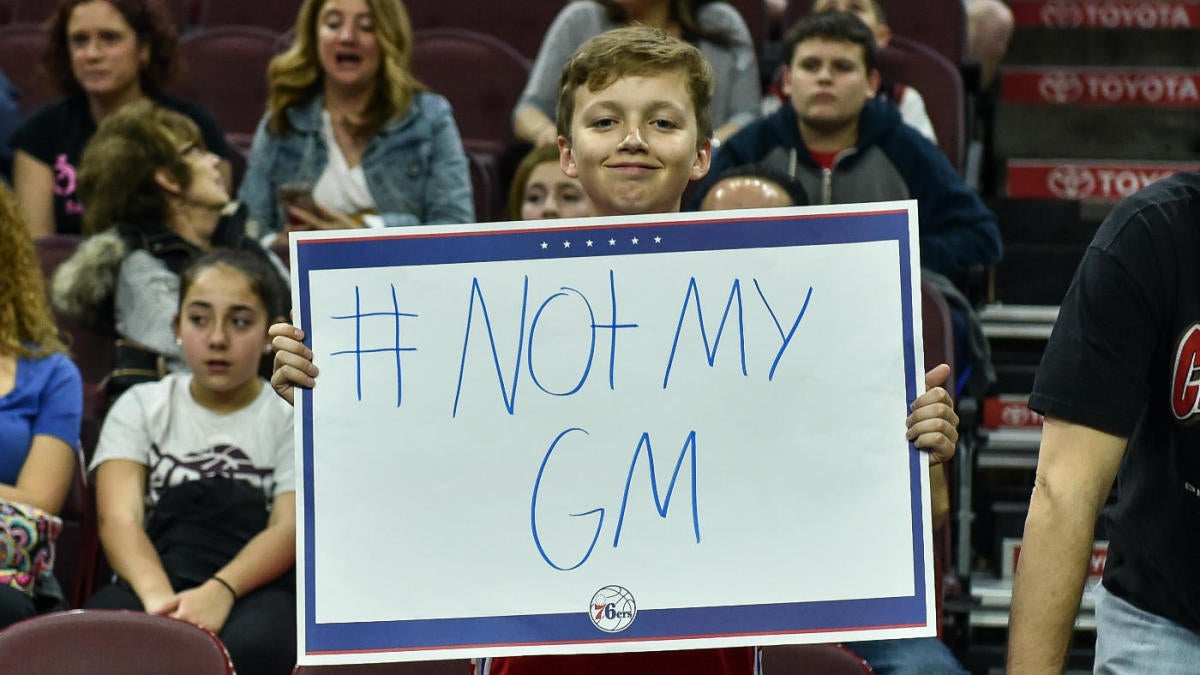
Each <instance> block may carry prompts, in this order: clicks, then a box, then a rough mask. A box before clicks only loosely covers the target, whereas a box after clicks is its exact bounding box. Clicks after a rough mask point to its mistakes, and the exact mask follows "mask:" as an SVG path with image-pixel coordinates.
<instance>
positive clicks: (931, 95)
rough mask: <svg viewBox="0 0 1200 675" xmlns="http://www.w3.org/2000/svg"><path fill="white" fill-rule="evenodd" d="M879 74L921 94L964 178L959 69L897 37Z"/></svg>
mask: <svg viewBox="0 0 1200 675" xmlns="http://www.w3.org/2000/svg"><path fill="white" fill-rule="evenodd" d="M956 1H957V0H956ZM879 72H880V74H881V75H882V76H883V79H884V81H885V82H894V83H898V84H906V85H909V86H911V87H915V88H916V90H917V91H919V92H921V97H922V98H924V99H925V108H926V110H927V111H928V113H929V119H930V121H932V122H933V130H934V132H935V133H937V139H938V147H940V148H941V149H942V152H944V153H945V154H946V157H947V158H948V159H949V160H950V163H951V164H952V165H954V168H955V170H957V171H958V173H959V175H962V173H963V169H964V166H965V165H966V151H967V144H966V130H965V126H966V95H965V93H964V92H963V81H962V75H961V74H960V73H959V69H958V68H957V67H955V65H954V64H953V63H951V62H950V61H948V60H946V58H945V57H944V56H942V55H941V54H939V53H937V52H935V51H934V50H932V49H930V48H929V47H926V46H925V45H923V44H921V43H919V42H916V41H914V40H910V39H907V38H903V37H900V36H898V35H897V36H894V37H892V40H891V43H890V44H889V45H888V46H886V47H884V48H883V49H880V50H879Z"/></svg>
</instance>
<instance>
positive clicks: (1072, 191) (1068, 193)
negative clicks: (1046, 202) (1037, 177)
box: [1046, 166, 1096, 199]
mask: <svg viewBox="0 0 1200 675" xmlns="http://www.w3.org/2000/svg"><path fill="white" fill-rule="evenodd" d="M1046 187H1048V188H1050V192H1052V193H1054V196H1056V197H1058V198H1060V199H1083V198H1085V197H1087V196H1089V195H1091V194H1092V192H1094V191H1095V190H1096V177H1095V176H1094V175H1092V172H1091V171H1089V170H1087V169H1084V168H1081V167H1078V166H1056V167H1054V170H1053V171H1051V172H1050V175H1049V176H1048V177H1047V178H1046Z"/></svg>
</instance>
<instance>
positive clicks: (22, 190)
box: [12, 0, 231, 238]
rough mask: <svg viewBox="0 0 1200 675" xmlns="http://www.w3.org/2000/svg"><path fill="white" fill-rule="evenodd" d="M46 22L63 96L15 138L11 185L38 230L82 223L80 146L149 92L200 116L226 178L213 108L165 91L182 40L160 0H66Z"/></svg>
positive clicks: (47, 59) (48, 58)
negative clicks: (109, 118) (78, 173)
mask: <svg viewBox="0 0 1200 675" xmlns="http://www.w3.org/2000/svg"><path fill="white" fill-rule="evenodd" d="M47 25H48V26H49V29H48V36H47V37H48V44H47V47H46V54H45V55H44V57H43V65H44V67H45V70H46V72H47V73H48V74H49V75H50V76H51V78H52V79H53V80H54V81H55V84H56V85H57V86H58V88H59V89H60V90H61V91H62V92H63V93H64V94H65V97H64V98H62V99H59V100H58V101H54V102H52V103H49V104H47V105H46V106H44V107H42V108H40V109H39V110H36V111H34V113H33V114H32V115H30V117H29V119H27V120H26V121H25V122H24V123H23V124H22V125H21V126H20V127H19V128H18V129H17V131H16V134H15V135H14V136H13V142H12V146H13V149H14V151H15V156H14V158H13V187H14V189H15V191H16V193H17V198H18V200H19V201H20V203H21V209H22V211H23V213H24V215H25V220H26V222H27V223H28V225H29V230H30V233H31V234H32V235H33V236H34V238H37V237H44V236H47V235H50V234H54V233H56V232H57V233H71V234H74V233H79V232H80V231H81V229H82V219H81V215H82V213H83V205H82V204H80V202H79V198H78V196H77V195H76V194H75V188H76V167H78V166H79V158H80V155H81V154H82V153H83V146H84V145H85V144H86V143H87V141H88V139H89V138H91V137H92V134H94V133H95V132H96V125H97V124H98V123H99V122H101V121H102V120H103V119H104V118H105V117H107V116H108V115H109V114H110V113H112V112H113V111H115V110H116V109H118V108H120V107H121V106H123V105H125V104H127V103H131V102H133V101H138V100H142V99H146V98H149V99H151V100H153V101H155V102H156V103H158V104H159V105H161V106H163V107H165V108H169V109H171V110H174V111H176V112H179V113H182V114H184V115H186V116H188V117H190V118H191V119H192V120H193V121H195V122H196V125H197V126H199V127H200V130H201V133H202V134H203V136H204V144H205V145H206V146H207V147H208V149H209V150H210V151H212V152H214V153H216V154H217V155H219V156H220V157H222V158H223V159H222V174H223V176H224V178H225V181H226V184H228V183H229V178H230V175H231V173H230V165H229V162H228V160H226V159H224V158H226V157H228V155H229V148H228V146H227V145H226V143H225V136H224V134H222V133H221V130H220V128H219V127H218V126H217V123H216V121H215V120H214V119H213V117H212V115H210V114H209V113H208V112H207V111H206V110H204V109H203V108H200V107H199V106H196V105H193V104H191V103H187V102H184V101H180V100H177V99H173V98H170V97H167V96H164V95H163V93H162V90H163V86H164V85H165V84H166V83H167V81H168V80H169V79H170V77H171V76H172V75H173V74H174V72H175V70H176V68H177V65H178V50H177V46H178V45H177V43H178V40H177V36H176V31H175V27H174V25H173V24H172V21H171V18H170V16H169V14H168V13H167V10H166V8H165V7H164V6H163V4H162V2H161V0H62V1H61V2H60V3H59V5H58V8H57V9H56V10H55V12H54V15H53V16H51V18H50V20H49V22H48V24H47Z"/></svg>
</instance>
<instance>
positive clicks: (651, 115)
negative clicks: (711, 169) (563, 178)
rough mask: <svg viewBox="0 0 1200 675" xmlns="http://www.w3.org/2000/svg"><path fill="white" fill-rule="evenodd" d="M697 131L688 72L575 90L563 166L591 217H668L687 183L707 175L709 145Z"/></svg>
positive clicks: (561, 142)
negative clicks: (578, 186)
mask: <svg viewBox="0 0 1200 675" xmlns="http://www.w3.org/2000/svg"><path fill="white" fill-rule="evenodd" d="M698 134H699V130H698V129H697V122H696V111H695V108H694V105H693V103H692V97H691V95H690V94H689V92H688V88H687V84H686V79H685V77H684V74H683V73H680V72H664V73H658V74H652V75H631V76H625V77H618V78H617V79H616V80H614V81H613V83H612V84H610V85H609V86H607V87H605V88H604V89H601V90H600V91H589V90H588V88H587V87H586V86H581V87H579V88H578V89H577V90H576V92H575V111H574V115H573V116H572V119H571V138H570V140H568V139H565V138H560V139H559V141H558V147H559V161H560V164H561V165H562V169H563V171H564V172H565V173H566V174H567V175H568V176H571V177H572V178H578V179H579V182H580V183H582V184H583V190H584V192H586V193H587V195H588V197H589V199H590V200H591V204H592V210H591V213H592V215H597V216H605V215H610V216H611V215H634V214H642V213H671V212H675V211H678V210H679V203H680V199H681V197H682V196H683V190H684V188H686V187H687V184H688V182H689V181H692V180H698V179H700V178H702V177H703V176H704V174H706V173H708V166H709V161H710V160H711V158H712V144H711V142H710V141H709V140H708V139H704V140H703V142H701V143H697V136H698Z"/></svg>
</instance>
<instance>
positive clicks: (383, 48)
mask: <svg viewBox="0 0 1200 675" xmlns="http://www.w3.org/2000/svg"><path fill="white" fill-rule="evenodd" d="M366 1H367V6H368V7H369V8H370V10H371V19H372V25H373V26H374V30H375V39H376V42H377V44H378V45H379V72H377V73H376V75H375V94H374V97H373V98H372V100H371V103H370V104H369V106H368V108H367V110H366V111H365V113H364V115H363V119H362V121H361V122H360V123H358V124H356V125H354V128H352V129H351V131H353V133H354V134H355V135H357V136H369V135H371V134H373V133H375V132H376V131H378V130H379V129H380V128H382V127H383V125H385V124H386V123H388V122H389V121H391V120H392V119H395V118H396V117H399V116H400V115H402V114H403V113H404V112H405V111H406V110H408V106H409V104H410V103H412V99H413V94H414V93H416V92H418V91H425V90H426V89H425V86H424V85H422V84H421V83H420V82H418V81H417V79H416V77H414V76H413V74H412V71H411V70H410V69H409V61H410V56H411V54H412V24H410V23H409V20H408V11H407V10H405V9H404V3H402V2H401V1H400V0H366ZM325 2H326V0H304V4H303V5H301V6H300V12H299V13H298V14H297V15H296V27H295V34H296V39H295V41H293V42H292V45H291V46H290V47H288V49H287V51H285V52H283V53H282V54H280V55H279V56H276V57H275V58H274V59H271V65H270V66H268V67H267V81H268V86H269V93H268V96H267V112H268V114H269V119H268V121H267V128H268V130H270V131H271V132H272V133H276V134H278V133H283V132H286V131H289V130H290V128H291V125H290V124H289V123H288V120H287V114H286V113H287V109H288V108H290V107H292V106H294V105H297V104H299V103H301V102H303V101H307V100H309V99H311V98H312V97H313V96H316V95H317V94H319V93H320V91H321V84H322V82H323V78H324V74H323V73H322V72H321V62H320V59H319V58H318V56H317V21H318V19H320V15H321V8H322V7H323V6H324V5H325Z"/></svg>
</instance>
